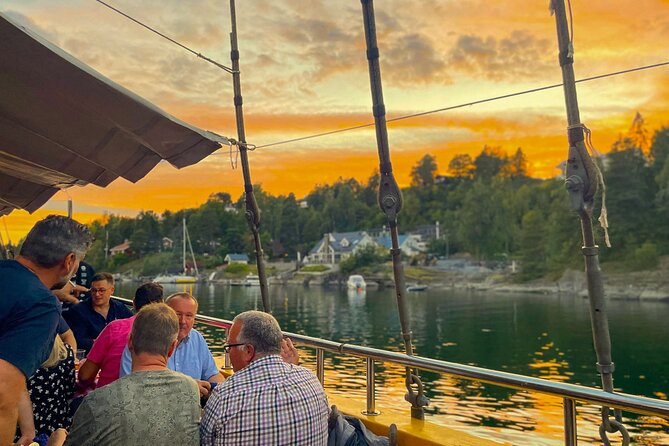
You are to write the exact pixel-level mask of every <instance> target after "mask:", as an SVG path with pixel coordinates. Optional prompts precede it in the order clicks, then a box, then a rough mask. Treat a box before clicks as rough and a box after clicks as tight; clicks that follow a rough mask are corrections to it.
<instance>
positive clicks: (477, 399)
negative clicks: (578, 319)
mask: <svg viewBox="0 0 669 446" xmlns="http://www.w3.org/2000/svg"><path fill="white" fill-rule="evenodd" d="M197 328H198V330H200V331H201V332H202V333H203V335H204V336H205V337H206V339H207V342H209V345H210V348H211V350H212V351H213V352H214V353H215V354H222V352H223V351H222V346H223V343H224V335H223V334H222V332H223V331H222V330H219V329H218V328H215V327H211V326H206V325H198V327H197ZM548 337H549V336H548V334H545V333H544V334H542V336H541V345H540V346H539V348H538V349H537V351H535V352H534V353H533V354H532V357H531V361H530V362H529V364H528V366H529V367H530V368H531V369H532V370H534V371H535V373H534V375H535V376H538V377H541V378H544V379H547V380H550V381H557V382H567V381H569V376H571V375H572V374H573V373H572V372H571V371H570V364H569V362H568V361H567V360H566V359H564V355H563V354H562V351H561V350H560V348H559V346H558V345H556V344H555V343H554V342H553V341H550V340H549V339H548ZM347 341H350V342H352V341H353V340H352V339H350V340H347V339H341V342H347ZM299 350H300V356H301V358H302V363H303V365H304V366H306V367H308V368H310V369H312V370H314V371H315V370H316V353H315V350H314V349H310V348H305V347H299ZM325 367H326V369H325V370H326V373H325V388H326V390H327V391H328V393H332V394H336V395H345V396H346V397H347V398H350V399H357V400H359V401H360V410H363V409H364V408H365V404H366V403H365V398H366V375H365V374H366V368H365V361H364V360H363V359H360V358H355V357H347V356H343V355H338V354H333V353H328V352H326V353H325ZM423 379H424V384H425V391H426V395H427V396H428V397H429V398H430V406H429V407H428V408H427V409H426V418H427V419H428V420H429V421H430V422H433V423H437V424H440V425H443V426H446V427H449V428H452V429H460V430H466V431H468V432H470V433H472V434H474V435H476V436H480V437H483V438H488V439H491V440H496V441H500V440H501V441H507V442H509V443H511V444H514V445H527V446H530V445H532V446H534V445H537V446H554V445H561V444H564V437H563V436H564V427H563V408H562V399H561V398H558V397H553V396H549V395H545V394H541V393H536V392H526V391H516V390H509V389H502V388H500V387H497V386H493V385H490V384H484V383H481V382H478V381H473V380H465V379H460V378H455V377H452V376H449V375H441V376H436V374H430V373H427V372H424V373H423ZM375 385H376V396H377V397H376V406H377V409H379V410H383V408H392V409H396V410H401V411H405V412H406V413H407V417H408V416H409V404H408V403H407V402H405V401H404V394H405V392H406V389H405V387H404V367H400V366H393V365H387V364H384V363H377V364H376V380H375ZM662 396H664V398H665V399H666V395H664V394H663V395H658V397H660V398H661V397H662ZM576 410H577V432H578V442H579V445H599V444H601V442H600V440H599V433H598V429H599V424H600V422H601V419H600V408H599V407H598V406H592V405H584V404H580V403H577V409H576ZM623 421H624V423H625V425H626V426H627V428H628V431H629V432H630V435H631V436H632V444H637V445H645V446H660V445H669V422H667V420H664V419H662V418H657V417H648V416H640V417H636V418H623ZM609 438H610V439H611V440H612V442H613V444H616V443H619V440H620V436H619V435H618V434H610V436H609Z"/></svg>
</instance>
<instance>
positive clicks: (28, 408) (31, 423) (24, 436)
mask: <svg viewBox="0 0 669 446" xmlns="http://www.w3.org/2000/svg"><path fill="white" fill-rule="evenodd" d="M19 429H20V431H21V438H19V441H17V442H16V443H17V444H20V445H22V446H28V445H29V444H30V443H32V442H33V438H35V435H36V432H35V419H34V418H33V403H32V402H31V401H30V395H28V392H27V391H25V392H22V393H21V397H20V399H19Z"/></svg>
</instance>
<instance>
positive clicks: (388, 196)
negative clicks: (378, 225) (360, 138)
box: [361, 0, 429, 420]
mask: <svg viewBox="0 0 669 446" xmlns="http://www.w3.org/2000/svg"><path fill="white" fill-rule="evenodd" d="M361 3H362V13H363V22H364V28H365V41H366V44H367V60H368V62H369V81H370V89H371V93H372V103H373V107H372V111H373V114H374V125H375V128H376V144H377V148H378V155H379V163H380V165H379V172H380V182H379V206H380V207H381V210H382V211H383V213H384V214H385V215H386V218H387V219H388V227H389V228H390V237H391V242H392V248H391V249H390V253H391V256H392V260H393V276H394V278H395V296H396V298H397V309H398V313H399V319H400V328H401V330H402V339H403V340H404V348H405V351H406V354H407V355H413V345H412V342H411V322H410V320H409V311H408V308H407V303H406V288H405V283H404V268H403V267H402V260H401V257H400V255H401V250H400V247H399V232H398V227H397V215H398V214H399V212H400V209H402V192H401V191H400V188H399V186H398V184H397V181H396V180H395V176H394V175H393V167H392V164H391V162H390V148H389V144H388V129H387V127H386V108H385V105H384V103H383V88H382V84H381V66H380V63H379V47H378V45H377V42H376V21H375V18H374V4H373V2H372V0H361ZM405 384H406V388H407V394H406V395H405V397H404V398H405V399H406V400H407V401H408V402H410V403H411V416H412V417H413V418H416V419H420V420H422V419H424V418H425V410H424V407H425V406H427V405H428V404H429V400H428V399H427V398H426V397H425V395H424V394H423V384H422V382H421V380H420V377H419V376H418V370H417V369H414V370H411V368H409V367H407V368H406V382H405ZM414 385H415V386H416V390H414V388H413V386H414Z"/></svg>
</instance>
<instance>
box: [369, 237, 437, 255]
mask: <svg viewBox="0 0 669 446" xmlns="http://www.w3.org/2000/svg"><path fill="white" fill-rule="evenodd" d="M375 241H376V243H378V244H379V245H381V246H383V247H384V248H385V249H390V248H391V247H392V239H391V238H390V235H382V236H379V237H376V239H375ZM397 242H398V244H399V247H400V251H402V254H403V255H405V256H408V257H413V256H415V255H418V254H420V253H423V252H425V251H426V246H425V242H423V238H422V237H421V236H420V235H419V234H408V235H407V234H400V235H398V236H397Z"/></svg>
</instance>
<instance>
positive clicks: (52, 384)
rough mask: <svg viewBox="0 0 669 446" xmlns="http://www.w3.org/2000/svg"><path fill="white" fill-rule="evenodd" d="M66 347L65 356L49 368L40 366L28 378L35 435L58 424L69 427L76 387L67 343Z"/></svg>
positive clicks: (72, 359)
mask: <svg viewBox="0 0 669 446" xmlns="http://www.w3.org/2000/svg"><path fill="white" fill-rule="evenodd" d="M65 347H66V348H67V358H65V359H63V360H62V361H60V362H59V363H58V364H56V365H55V366H53V367H51V368H48V369H45V368H43V367H42V368H39V369H38V370H37V371H36V372H35V374H34V375H33V376H31V377H30V379H29V380H28V393H29V394H30V401H32V403H33V415H34V418H35V432H37V435H39V434H42V433H44V434H47V435H51V433H52V432H53V431H55V430H56V429H58V428H59V427H64V428H66V429H69V427H70V424H72V417H70V400H71V399H72V396H73V395H74V389H75V374H74V353H73V352H72V349H71V348H70V346H69V345H67V344H66V345H65Z"/></svg>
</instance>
